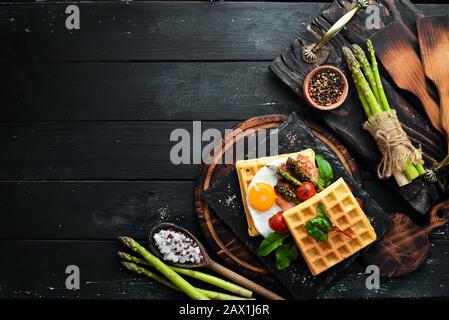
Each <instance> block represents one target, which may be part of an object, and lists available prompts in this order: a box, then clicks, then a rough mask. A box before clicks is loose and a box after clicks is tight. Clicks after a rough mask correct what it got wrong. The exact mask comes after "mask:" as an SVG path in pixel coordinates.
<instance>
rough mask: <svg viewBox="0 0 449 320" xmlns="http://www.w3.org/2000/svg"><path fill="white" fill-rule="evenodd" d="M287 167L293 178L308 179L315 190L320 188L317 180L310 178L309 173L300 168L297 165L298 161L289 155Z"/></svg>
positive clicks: (303, 180) (304, 180)
mask: <svg viewBox="0 0 449 320" xmlns="http://www.w3.org/2000/svg"><path fill="white" fill-rule="evenodd" d="M287 168H288V170H289V171H290V172H291V173H292V175H293V176H294V177H295V178H297V179H299V180H300V181H302V182H306V181H308V182H311V183H313V184H314V186H315V188H316V190H317V191H321V190H322V188H320V187H319V186H318V184H317V182H316V181H314V179H312V177H311V176H310V175H309V173H308V172H307V171H306V170H305V169H304V168H302V167H301V166H300V165H299V163H298V161H296V160H295V159H293V158H290V157H289V158H288V159H287Z"/></svg>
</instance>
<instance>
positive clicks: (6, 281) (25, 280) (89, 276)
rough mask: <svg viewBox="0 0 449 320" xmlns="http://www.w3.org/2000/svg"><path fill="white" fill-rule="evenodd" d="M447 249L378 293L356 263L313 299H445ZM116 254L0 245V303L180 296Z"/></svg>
mask: <svg viewBox="0 0 449 320" xmlns="http://www.w3.org/2000/svg"><path fill="white" fill-rule="evenodd" d="M448 247H449V241H447V240H444V241H438V242H435V244H434V245H433V246H432V247H431V251H430V256H429V259H428V260H427V261H426V263H425V264H424V265H423V266H422V267H421V268H420V269H418V270H417V271H416V272H415V273H412V274H410V275H408V276H406V277H403V278H397V279H381V282H380V289H378V290H368V289H366V286H365V280H366V274H365V266H364V265H363V264H362V263H355V264H354V265H352V266H351V267H350V269H348V270H347V271H346V272H345V273H344V274H342V275H341V276H340V277H339V278H338V279H336V280H335V282H333V283H332V284H331V285H330V286H329V288H328V289H327V290H326V291H324V292H322V293H321V294H320V295H319V296H318V297H317V298H339V299H341V298H346V299H354V298H362V297H363V298H378V299H379V298H399V299H404V298H424V297H425V298H439V297H444V296H446V295H447V290H448V289H447V285H448V281H449V275H448V274H447V272H442V271H443V270H447V269H448V268H449V254H448ZM121 249H122V246H121V245H120V244H119V243H118V242H117V241H34V242H30V241H17V240H16V241H1V242H0V251H1V252H2V254H4V255H9V256H14V257H15V258H14V260H9V262H8V263H5V264H3V265H2V269H1V270H2V272H1V273H0V299H2V298H23V299H36V298H81V299H116V298H119V299H172V298H173V299H178V298H182V297H183V296H182V295H180V294H178V293H177V292H174V291H173V290H167V289H166V288H164V287H162V286H160V285H158V284H155V283H153V282H151V281H147V280H146V279H145V278H141V277H136V276H135V275H134V274H132V273H129V272H127V271H126V270H123V269H122V267H121V266H120V263H119V259H118V257H117V256H116V252H117V251H118V250H121ZM17 252H20V253H21V254H17ZM43 257H45V259H44V258H43ZM30 261H33V263H30ZM71 264H74V265H78V266H79V267H80V270H81V273H80V275H81V276H80V290H75V291H72V290H67V289H65V285H64V283H65V279H66V274H65V268H66V266H67V265H71ZM429 279H432V281H431V282H430V281H429Z"/></svg>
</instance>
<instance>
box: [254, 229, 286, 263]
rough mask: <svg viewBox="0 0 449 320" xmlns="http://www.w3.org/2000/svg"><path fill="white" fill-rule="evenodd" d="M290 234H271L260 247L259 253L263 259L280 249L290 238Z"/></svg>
mask: <svg viewBox="0 0 449 320" xmlns="http://www.w3.org/2000/svg"><path fill="white" fill-rule="evenodd" d="M288 236H289V235H288V234H285V233H277V232H273V233H270V234H269V235H268V236H267V237H266V238H265V239H263V241H262V242H261V243H260V245H259V249H258V250H257V253H258V254H259V256H261V257H266V256H268V255H269V254H270V253H271V252H273V251H274V250H276V249H277V248H279V247H280V246H281V245H282V243H283V242H284V240H285V239H287V238H288Z"/></svg>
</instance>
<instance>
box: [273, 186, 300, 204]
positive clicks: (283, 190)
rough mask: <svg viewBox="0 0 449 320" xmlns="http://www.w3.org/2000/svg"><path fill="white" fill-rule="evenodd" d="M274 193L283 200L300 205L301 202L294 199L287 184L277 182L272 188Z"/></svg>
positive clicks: (294, 196)
mask: <svg viewBox="0 0 449 320" xmlns="http://www.w3.org/2000/svg"><path fill="white" fill-rule="evenodd" d="M274 189H275V190H276V192H277V193H278V194H279V195H280V196H281V197H282V198H284V199H286V200H289V201H292V202H294V203H295V204H300V203H301V201H299V199H298V198H297V197H296V195H295V193H294V192H293V190H292V189H291V188H290V185H289V184H288V182H285V181H278V183H277V184H276V186H275V187H274Z"/></svg>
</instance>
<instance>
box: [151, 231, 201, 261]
mask: <svg viewBox="0 0 449 320" xmlns="http://www.w3.org/2000/svg"><path fill="white" fill-rule="evenodd" d="M153 238H154V241H155V242H156V246H157V248H158V249H159V252H160V253H161V254H162V255H163V257H164V260H166V261H171V262H174V263H186V262H188V263H200V262H202V261H203V255H202V254H201V250H200V247H199V246H198V244H197V243H196V242H195V241H193V239H191V238H190V237H188V236H186V235H185V234H183V233H181V232H177V231H173V230H160V231H159V232H157V233H155V234H154V236H153Z"/></svg>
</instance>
